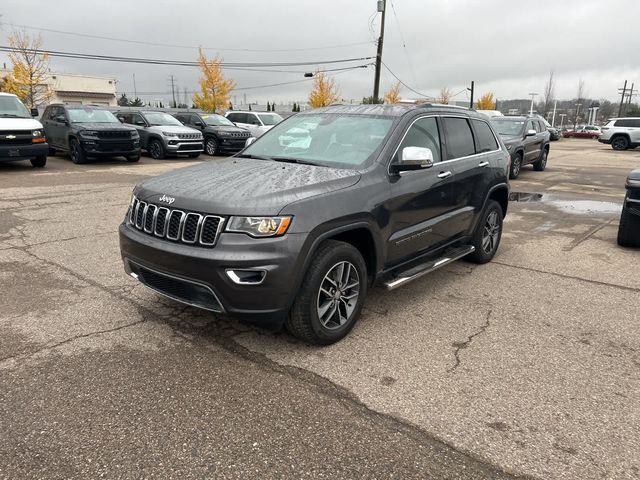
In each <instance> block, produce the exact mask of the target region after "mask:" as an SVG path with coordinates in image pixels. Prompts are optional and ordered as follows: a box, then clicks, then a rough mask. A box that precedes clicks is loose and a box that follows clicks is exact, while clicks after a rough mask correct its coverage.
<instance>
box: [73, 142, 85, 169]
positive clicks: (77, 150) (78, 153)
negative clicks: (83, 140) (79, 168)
mask: <svg viewBox="0 0 640 480" xmlns="http://www.w3.org/2000/svg"><path fill="white" fill-rule="evenodd" d="M69 155H70V156H71V161H72V162H73V163H75V164H76V165H80V164H82V163H87V156H86V154H85V153H84V150H83V149H82V146H81V145H80V143H78V141H77V140H76V139H75V138H72V139H71V140H70V141H69Z"/></svg>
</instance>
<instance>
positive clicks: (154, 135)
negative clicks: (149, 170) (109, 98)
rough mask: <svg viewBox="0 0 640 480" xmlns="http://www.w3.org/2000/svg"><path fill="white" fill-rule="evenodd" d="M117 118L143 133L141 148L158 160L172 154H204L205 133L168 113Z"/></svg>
mask: <svg viewBox="0 0 640 480" xmlns="http://www.w3.org/2000/svg"><path fill="white" fill-rule="evenodd" d="M116 117H118V119H119V120H120V121H121V122H122V123H124V124H126V125H130V126H132V127H134V128H135V129H136V130H138V133H139V134H140V146H141V147H142V149H143V150H146V151H147V152H149V155H151V157H153V158H155V159H157V160H158V159H162V158H165V157H166V156H168V155H178V154H181V155H188V156H189V157H191V158H196V157H198V156H199V155H200V153H201V152H202V148H203V147H202V133H200V132H199V131H198V130H195V129H193V128H189V127H185V126H184V125H182V123H180V121H178V120H176V119H175V118H174V117H173V116H171V115H169V114H168V113H165V112H157V111H150V110H140V111H119V112H116Z"/></svg>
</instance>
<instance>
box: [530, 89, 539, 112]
mask: <svg viewBox="0 0 640 480" xmlns="http://www.w3.org/2000/svg"><path fill="white" fill-rule="evenodd" d="M529 95H531V109H530V110H529V115H533V100H534V99H535V98H536V96H537V95H538V94H537V93H530V94H529Z"/></svg>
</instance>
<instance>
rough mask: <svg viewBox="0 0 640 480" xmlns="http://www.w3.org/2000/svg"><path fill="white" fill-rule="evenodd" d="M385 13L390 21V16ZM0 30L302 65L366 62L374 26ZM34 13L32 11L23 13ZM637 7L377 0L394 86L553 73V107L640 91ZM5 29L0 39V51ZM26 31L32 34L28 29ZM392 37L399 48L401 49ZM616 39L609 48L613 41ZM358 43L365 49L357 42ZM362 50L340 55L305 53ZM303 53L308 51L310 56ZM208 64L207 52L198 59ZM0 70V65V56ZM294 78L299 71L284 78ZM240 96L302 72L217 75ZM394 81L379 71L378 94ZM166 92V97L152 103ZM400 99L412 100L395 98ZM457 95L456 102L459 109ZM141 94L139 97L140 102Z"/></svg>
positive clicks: (126, 8) (186, 76)
mask: <svg viewBox="0 0 640 480" xmlns="http://www.w3.org/2000/svg"><path fill="white" fill-rule="evenodd" d="M391 3H393V6H395V12H396V13H397V17H396V15H395V14H394V10H393V9H392V8H391V7H392V4H391ZM3 6H4V8H3V9H2V11H1V12H0V13H2V14H3V16H2V21H4V22H11V23H15V24H26V25H32V26H37V27H42V28H49V29H56V30H65V31H75V32H78V33H88V34H93V35H101V36H110V37H121V38H128V39H133V40H140V41H146V42H155V43H159V44H179V45H185V46H192V47H193V48H174V47H165V46H150V45H140V44H135V43H126V42H115V41H108V40H100V39H89V38H81V37H74V36H68V35H62V34H57V33H51V32H43V33H42V35H43V38H44V42H45V46H46V48H49V49H51V50H68V51H75V52H83V53H97V54H105V55H123V56H135V57H149V58H166V59H178V60H182V59H184V60H194V59H195V57H196V55H197V51H196V48H195V47H197V46H199V45H201V46H204V47H217V48H221V49H259V50H265V49H305V48H309V50H306V51H305V50H297V51H289V52H275V51H274V52H250V51H228V50H221V51H220V52H219V53H220V54H221V55H223V56H224V58H225V60H226V61H229V62H236V61H257V62H278V61H292V62H294V61H307V60H313V61H318V60H328V59H337V58H351V57H360V56H371V55H374V54H375V45H374V43H373V41H374V38H375V36H376V35H377V31H378V28H379V18H377V19H376V20H375V23H374V24H373V28H370V27H371V25H370V24H369V20H370V19H371V16H372V14H373V13H374V12H375V9H376V2H375V0H341V1H336V0H333V1H331V0H325V1H324V2H319V1H315V0H314V1H312V0H301V1H298V2H292V1H290V0H269V1H263V0H245V1H243V2H212V1H206V0H189V1H183V2H176V1H172V2H169V1H166V0H160V1H158V0H153V1H152V0H136V1H124V0H110V1H108V2H82V1H79V0H57V1H55V2H51V1H25V0H4V2H3ZM34 12H36V13H34ZM638 18H640V2H638V1H637V0H610V1H609V2H607V3H604V2H602V1H595V0H581V1H580V0H563V1H562V2H558V1H557V0H538V1H536V2H522V1H514V0H486V1H482V2H477V1H472V0H448V1H444V0H441V1H439V2H436V1H425V0H393V2H391V1H390V0H388V12H387V35H386V39H385V49H384V61H385V63H386V64H387V65H388V66H389V67H390V68H391V69H392V70H393V71H394V72H395V73H396V74H397V75H398V76H399V77H400V78H402V79H403V81H404V82H406V83H407V84H409V85H410V86H412V87H413V88H415V89H416V90H418V91H420V92H424V93H425V94H427V95H437V93H438V92H439V90H440V89H441V88H442V87H444V86H447V87H449V88H451V89H452V90H453V91H454V92H457V91H461V90H463V89H464V88H465V87H466V86H467V85H468V84H469V82H470V81H471V80H475V82H476V85H477V91H478V93H483V92H486V91H493V92H494V93H495V94H496V96H497V97H498V98H516V97H518V98H524V97H526V96H527V94H528V93H529V92H531V91H536V92H539V93H541V92H542V91H543V89H544V83H545V81H546V76H547V75H548V72H549V70H550V69H554V70H555V72H556V77H557V88H556V93H557V96H558V97H561V98H570V97H572V96H575V90H576V86H577V83H578V80H579V79H580V78H582V79H583V80H584V81H585V85H586V90H587V93H588V94H589V95H590V96H592V97H598V98H599V97H605V98H611V99H615V98H616V94H617V88H618V87H619V86H621V84H622V82H623V81H624V80H625V79H628V80H629V81H635V80H639V81H640V66H638V63H637V62H634V61H633V58H634V57H633V52H637V51H639V50H640V36H639V35H637V27H636V24H635V23H636V22H637V19H638ZM9 31H10V27H8V26H6V25H3V26H2V30H0V37H1V38H2V43H3V44H6V36H7V34H8V32H9ZM29 32H30V33H33V32H32V31H29ZM403 39H404V43H405V44H406V48H404V47H403ZM614 39H615V41H614ZM367 42H368V43H367ZM354 43H366V44H364V45H362V44H361V45H355V46H350V47H348V48H331V49H324V50H320V49H315V48H317V47H325V46H331V45H344V44H354ZM311 48H313V49H311ZM207 53H209V54H211V55H213V54H215V51H208V52H207ZM0 61H6V57H5V58H0ZM51 68H52V69H55V70H58V71H66V72H74V73H87V74H99V75H113V76H115V77H116V78H117V79H118V86H119V89H120V90H121V91H126V92H133V80H132V76H133V73H135V75H136V84H137V90H138V92H161V93H150V94H149V95H144V96H145V97H146V98H165V99H166V98H168V97H169V94H168V93H166V92H169V91H170V87H169V82H168V76H169V75H170V74H173V75H175V76H176V78H177V82H178V86H179V87H180V90H181V91H182V88H183V87H186V88H187V89H188V90H194V89H196V88H197V79H198V71H197V69H195V68H188V67H168V66H150V65H131V64H116V63H106V62H92V61H81V60H69V59H57V58H52V59H51ZM291 69H292V70H300V71H303V70H305V68H291ZM228 75H229V76H230V77H232V78H234V79H235V80H236V82H237V84H238V86H239V87H250V86H254V85H262V84H270V83H279V82H288V81H297V80H302V79H303V77H302V73H267V72H238V71H228ZM335 78H336V81H337V82H338V83H339V85H340V88H341V92H342V96H343V98H345V99H356V100H358V99H361V98H362V97H363V96H368V95H371V93H372V88H373V68H372V67H370V68H368V69H366V70H357V71H350V72H346V73H341V74H339V75H336V77H335ZM393 82H394V79H393V77H392V76H391V75H390V74H389V73H388V72H386V71H385V72H383V76H382V89H383V90H385V89H386V88H388V87H389V86H390V85H391V84H392V83H393ZM308 89H309V83H304V82H303V83H298V84H294V85H288V86H282V87H274V88H268V89H260V90H247V91H238V92H236V95H237V96H238V99H240V98H242V97H243V95H244V94H245V93H246V95H247V98H248V99H250V100H254V101H260V102H265V101H267V100H270V101H274V100H276V101H300V100H304V99H305V98H306V95H307V92H308ZM162 92H165V93H162ZM402 93H403V95H404V96H406V97H413V96H414V94H412V93H411V92H409V91H408V90H406V89H403V92H402ZM465 95H466V93H464V92H463V93H462V94H460V95H459V97H457V99H460V100H463V99H464V98H465ZM141 96H142V95H141Z"/></svg>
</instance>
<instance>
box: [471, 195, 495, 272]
mask: <svg viewBox="0 0 640 480" xmlns="http://www.w3.org/2000/svg"><path fill="white" fill-rule="evenodd" d="M501 238H502V207H501V206H500V204H499V203H498V202H496V201H495V200H489V201H488V203H487V206H486V207H485V209H484V212H483V214H482V217H481V219H480V223H478V227H477V228H476V231H475V233H474V234H473V238H472V239H471V245H473V246H474V247H475V251H474V252H473V253H472V254H470V255H469V256H468V257H467V258H468V259H469V260H471V261H472V262H474V263H487V262H489V261H491V259H492V258H493V256H494V255H495V254H496V251H497V250H498V246H499V245H500V239H501Z"/></svg>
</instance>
